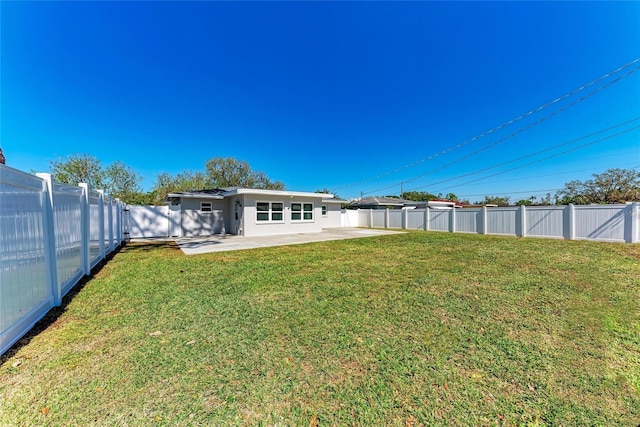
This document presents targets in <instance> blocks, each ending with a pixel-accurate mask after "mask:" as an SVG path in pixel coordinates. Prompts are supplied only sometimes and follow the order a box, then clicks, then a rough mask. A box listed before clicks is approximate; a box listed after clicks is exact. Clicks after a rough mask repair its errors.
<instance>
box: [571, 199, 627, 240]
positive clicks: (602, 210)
mask: <svg viewBox="0 0 640 427" xmlns="http://www.w3.org/2000/svg"><path fill="white" fill-rule="evenodd" d="M630 208H631V205H628V207H625V208H623V209H621V207H620V206H619V205H595V206H592V205H589V206H575V207H574V215H575V217H574V224H575V225H574V230H575V238H576V239H588V240H603V241H608V242H624V241H625V216H626V215H625V214H626V213H627V212H628V211H629V209H630Z"/></svg>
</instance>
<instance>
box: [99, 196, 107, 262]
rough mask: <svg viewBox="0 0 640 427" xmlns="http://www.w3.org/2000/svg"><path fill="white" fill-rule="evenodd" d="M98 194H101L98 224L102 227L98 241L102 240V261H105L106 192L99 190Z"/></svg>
mask: <svg viewBox="0 0 640 427" xmlns="http://www.w3.org/2000/svg"><path fill="white" fill-rule="evenodd" d="M98 193H99V194H100V195H99V196H98V224H99V225H100V228H99V229H98V230H99V231H100V233H99V235H98V240H100V259H104V258H105V257H106V254H105V248H104V190H98Z"/></svg>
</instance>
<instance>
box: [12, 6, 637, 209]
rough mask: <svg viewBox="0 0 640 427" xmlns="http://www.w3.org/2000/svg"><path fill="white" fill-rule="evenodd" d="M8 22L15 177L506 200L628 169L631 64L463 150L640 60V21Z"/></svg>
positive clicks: (60, 10)
mask: <svg viewBox="0 0 640 427" xmlns="http://www.w3.org/2000/svg"><path fill="white" fill-rule="evenodd" d="M0 8H1V9H0V13H1V24H2V25H1V33H0V35H1V40H0V41H1V45H0V47H1V52H0V59H1V64H0V65H1V67H0V72H1V74H0V83H1V87H0V88H1V94H0V101H1V111H0V119H1V121H0V126H1V127H0V146H1V147H2V149H3V150H4V152H5V155H6V157H7V160H8V165H10V166H12V167H15V168H18V169H22V170H25V171H31V170H36V171H47V170H48V169H49V161H50V160H55V159H58V158H60V157H66V156H68V155H70V154H73V153H84V154H90V155H93V156H96V157H98V158H99V159H100V160H102V162H103V163H105V164H109V163H111V162H113V161H116V160H120V161H123V162H124V163H126V164H128V165H129V166H131V167H133V168H134V169H135V170H136V171H137V172H138V173H140V174H141V175H142V176H143V178H144V180H143V186H144V188H145V190H149V189H150V188H151V187H152V186H153V184H154V182H155V177H156V176H157V175H158V174H159V173H161V172H168V173H171V174H175V173H178V172H180V171H182V170H184V169H190V170H203V169H204V162H205V161H206V160H207V159H209V158H212V157H217V156H229V157H235V158H237V159H240V160H246V161H247V162H249V164H250V165H251V166H252V167H253V168H255V169H258V170H262V171H264V172H265V173H266V174H267V175H268V176H269V177H270V178H272V179H274V180H280V181H283V182H284V183H285V185H286V187H287V189H290V190H298V191H314V190H316V189H322V188H328V189H330V190H333V191H335V192H336V193H337V194H338V195H340V196H341V197H345V198H350V197H355V196H359V195H360V194H364V195H387V194H398V193H399V192H400V188H401V186H402V188H403V189H404V190H418V191H428V192H432V193H436V194H437V193H439V192H441V193H443V194H446V193H449V192H453V193H455V194H457V195H459V196H460V197H462V198H467V199H469V200H471V201H475V200H481V199H482V198H483V195H500V196H503V195H507V196H510V197H511V198H512V200H513V201H515V200H518V199H520V198H527V197H529V196H531V195H538V196H539V195H543V194H545V193H547V192H549V190H555V189H558V188H561V187H562V186H563V185H564V183H565V182H568V181H570V180H573V179H587V178H589V177H590V176H591V174H593V173H599V172H602V171H604V170H605V169H607V168H611V167H623V168H632V167H640V129H632V128H633V127H635V126H639V125H640V120H635V121H633V119H636V118H640V71H638V72H635V71H634V70H636V69H637V68H638V67H640V62H636V63H634V64H632V65H629V66H628V67H626V68H625V69H623V70H622V71H619V72H618V73H616V74H614V75H612V76H610V77H608V78H606V79H603V80H600V81H598V82H597V83H596V84H594V85H592V86H590V87H588V88H586V89H584V90H582V91H579V92H577V93H576V94H575V95H573V96H571V97H567V98H566V99H562V100H561V101H558V102H556V103H554V104H551V105H550V106H548V107H546V108H544V109H542V110H541V111H539V112H537V113H536V114H532V115H530V116H527V117H525V118H523V119H521V120H519V121H517V122H515V123H512V124H510V125H509V126H506V127H504V128H502V129H500V130H498V131H495V132H493V133H491V134H489V135H487V136H484V137H481V138H477V139H474V140H471V139H472V138H473V137H475V136H477V135H480V134H482V133H483V132H485V131H488V130H490V129H492V128H494V127H496V126H498V125H500V124H502V123H504V122H507V121H508V120H510V119H513V118H516V117H518V116H520V115H522V114H524V113H527V112H528V111H531V110H533V109H535V108H537V107H540V106H542V105H545V104H546V103H548V102H550V101H553V100H555V99H557V98H558V97H561V96H562V95H565V94H567V93H569V92H571V91H573V90H574V89H577V88H580V87H581V86H582V85H584V84H586V83H589V82H592V81H593V80H595V79H597V78H598V77H600V76H603V75H605V74H607V73H609V72H611V71H613V70H616V69H617V68H618V67H620V66H622V65H625V64H628V63H629V62H631V61H633V60H634V59H636V58H638V57H640V3H639V2H620V3H616V2H602V3H600V2H559V3H558V2H551V3H547V2H531V3H526V2H323V3H321V2H1V3H0ZM629 72H631V73H630V74H628V75H626V76H624V77H622V76H623V75H624V74H625V73H629ZM617 78H619V80H618V81H614V80H615V79H617ZM601 87H602V88H601ZM594 91H595V93H592V92H594ZM583 97H584V99H582V100H581V98H583ZM572 103H573V105H572ZM548 116H551V117H549V118H546V117H548ZM628 121H631V122H629V123H628V124H626V125H623V126H618V127H615V128H613V129H610V130H608V131H604V132H602V133H600V134H598V135H596V136H592V137H589V138H586V139H582V140H579V141H575V142H571V141H572V140H573V139H576V138H580V137H584V136H586V135H589V134H592V133H595V132H599V131H603V130H605V129H607V128H610V127H613V126H615V125H618V124H620V123H623V122H628ZM620 132H624V133H622V134H621V135H617V136H615V135H614V134H616V133H620ZM599 138H606V139H603V140H602V141H598V139H599ZM470 140H471V141H470ZM456 146H457V148H455V149H453V148H454V147H456ZM554 147H556V148H554ZM543 151H544V152H543ZM563 152H566V153H564V154H563ZM536 153H537V154H536ZM518 159H519V160H518ZM487 168H491V169H487ZM482 169H487V170H485V171H484V172H479V173H478V172H477V171H478V170H482ZM488 175H494V176H490V177H487V176H488ZM401 183H402V184H401ZM551 192H552V193H553V191H551Z"/></svg>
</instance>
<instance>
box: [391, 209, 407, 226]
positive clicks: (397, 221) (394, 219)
mask: <svg viewBox="0 0 640 427" xmlns="http://www.w3.org/2000/svg"><path fill="white" fill-rule="evenodd" d="M388 212H389V228H402V217H403V215H404V210H403V209H389V211H388Z"/></svg>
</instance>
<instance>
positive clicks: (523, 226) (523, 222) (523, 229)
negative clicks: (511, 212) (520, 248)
mask: <svg viewBox="0 0 640 427" xmlns="http://www.w3.org/2000/svg"><path fill="white" fill-rule="evenodd" d="M526 236H527V207H526V206H525V205H522V206H520V237H526Z"/></svg>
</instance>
